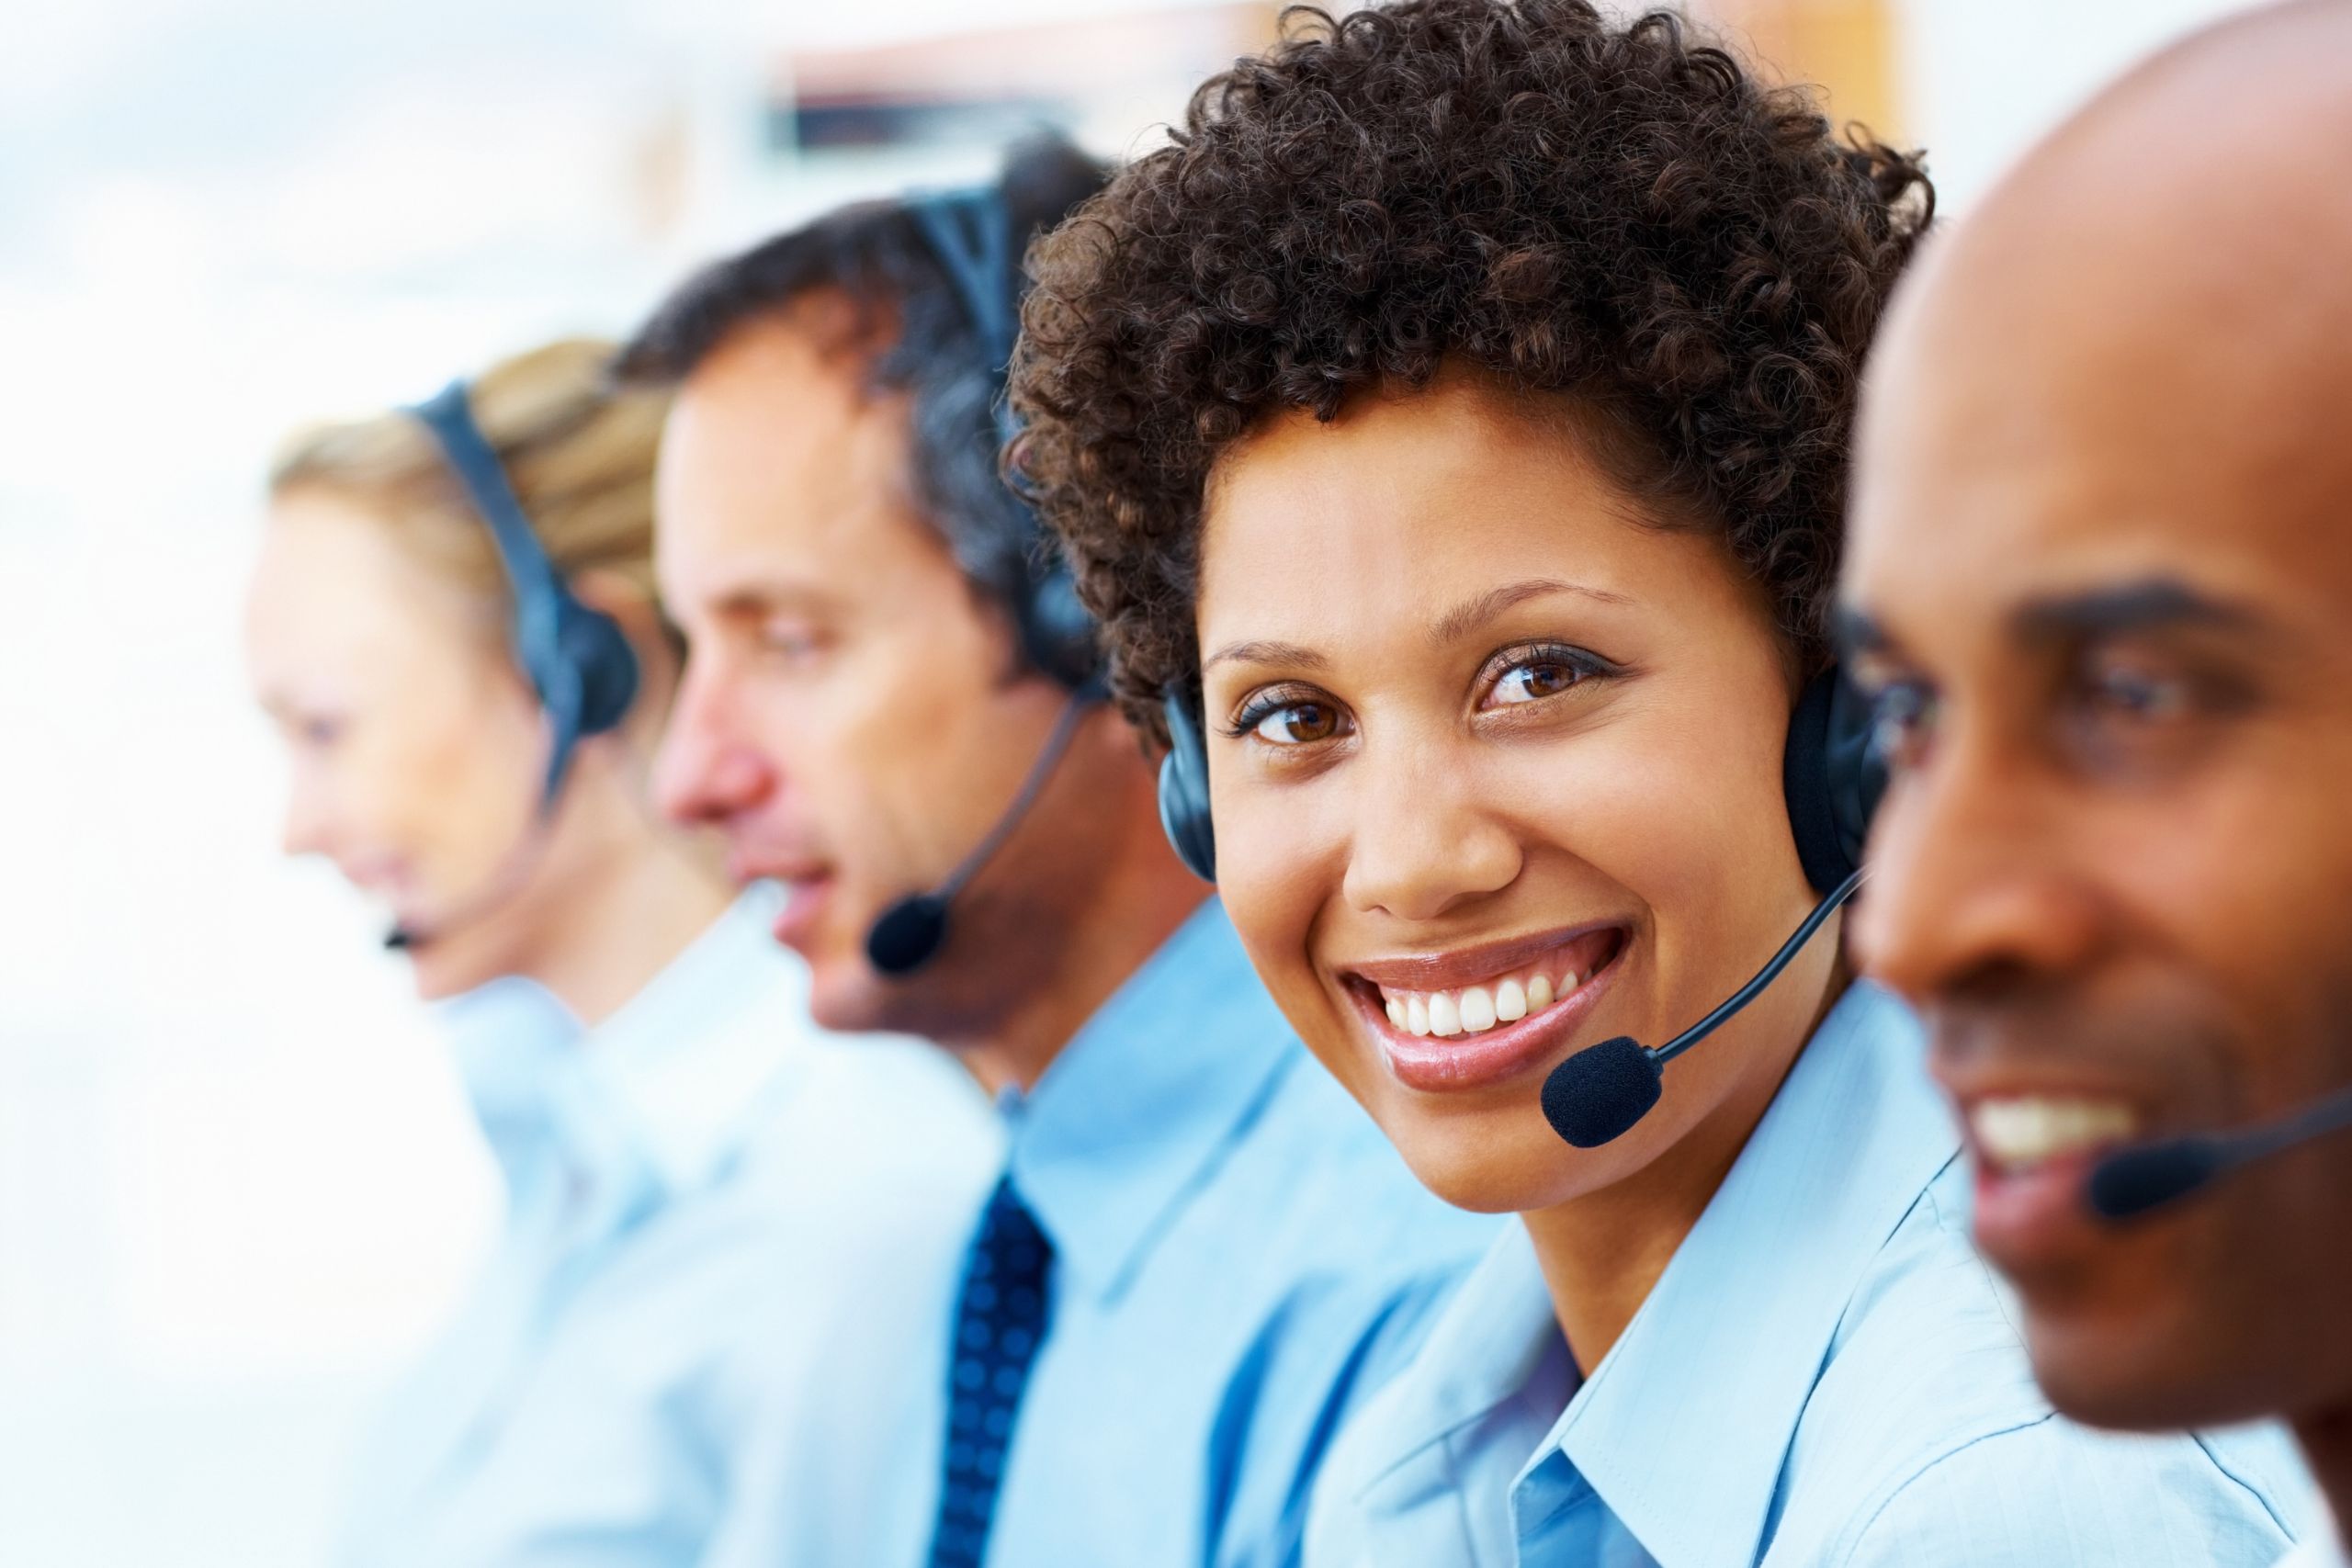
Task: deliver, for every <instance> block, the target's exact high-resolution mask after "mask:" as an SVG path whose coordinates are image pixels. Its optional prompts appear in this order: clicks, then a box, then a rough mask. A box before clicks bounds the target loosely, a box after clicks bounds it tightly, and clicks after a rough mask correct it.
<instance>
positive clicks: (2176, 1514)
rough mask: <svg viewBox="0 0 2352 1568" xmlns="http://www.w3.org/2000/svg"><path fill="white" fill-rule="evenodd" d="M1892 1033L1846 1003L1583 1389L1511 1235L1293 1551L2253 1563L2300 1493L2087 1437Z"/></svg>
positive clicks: (2209, 1441) (1575, 1562)
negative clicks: (1991, 1263)
mask: <svg viewBox="0 0 2352 1568" xmlns="http://www.w3.org/2000/svg"><path fill="white" fill-rule="evenodd" d="M1968 1202H1969V1176H1968V1172H1967V1168H1966V1165H1965V1162H1964V1161H1963V1160H1962V1158H1961V1157H1960V1152H1959V1140H1958V1135H1957V1133H1956V1132H1955V1130H1954V1128H1953V1126H1952V1123H1951V1117H1950V1113H1949V1111H1947V1109H1946V1107H1945V1105H1944V1102H1943V1100H1942V1099H1941V1097H1940V1095H1939V1094H1938V1092H1937V1091H1936V1089H1935V1088H1934V1086H1933V1084H1932V1083H1930V1082H1929V1081H1928V1077H1927V1075H1926V1072H1925V1067H1924V1063H1923V1059H1922V1046H1921V1043H1920V1040H1919V1038H1918V1034H1917V1027H1916V1025H1915V1024H1914V1023H1913V1022H1912V1021H1911V1020H1910V1017H1909V1015H1908V1014H1907V1013H1905V1011H1904V1010H1902V1009H1901V1008H1900V1007H1899V1006H1898V1005H1896V1004H1895V1003H1894V1001H1892V1000H1891V999H1889V998H1887V997H1885V996H1884V995H1883V993H1880V992H1877V991H1875V990H1872V989H1870V988H1868V987H1858V988H1856V989H1854V990H1852V991H1849V993H1848V994H1847V995H1846V996H1845V997H1844V998H1842V999H1841V1000H1840V1001H1839V1002H1838V1006H1837V1007H1836V1008H1835V1009H1834V1010H1832V1011H1831V1014H1830V1016H1829V1018H1828V1019H1827V1020H1826V1021H1825V1023H1824V1024H1823V1026H1822V1028H1821V1030H1820V1031H1819V1032H1818V1033H1816V1035H1815V1038H1814V1039H1813V1041H1812V1042H1811V1043H1809V1044H1808V1045H1807V1047H1806V1048H1805V1050H1804V1053H1803V1054H1802V1055H1800V1056H1799V1057H1798V1060H1797V1063H1796V1065H1795V1066H1794V1067H1792V1069H1791V1071H1790V1073H1789V1076H1788V1078H1787V1080H1786V1081H1785V1083H1784V1084H1783V1085H1782V1088H1781V1093H1780V1095H1779V1097H1778V1098H1777V1099H1776V1100H1774V1102H1773V1104H1772V1106H1771V1108H1770V1111H1768V1112H1767V1113H1766V1115H1765V1117H1764V1120H1763V1121H1762V1122H1760V1123H1759V1124H1758V1128H1757V1130H1756V1133H1755V1135H1754V1136H1753V1137H1751V1138H1750V1139H1749V1141H1748V1145H1747V1148H1746V1149H1745V1150H1743V1151H1742V1153H1741V1155H1740V1156H1739V1159H1738V1161H1737V1162H1736V1164H1735V1165H1734V1167H1733V1168H1732V1171H1731V1174H1730V1175H1729V1176H1728V1177H1727V1178H1726V1179H1724V1184H1723V1186H1722V1188H1721V1189H1720V1190H1718V1191H1717V1192H1716V1194H1715V1197H1714V1199H1713V1201H1712V1202H1711V1203H1710V1204H1709V1205H1708V1207H1707V1210H1706V1212H1705V1213H1703V1214H1702V1216H1701V1218H1700V1220H1699V1223H1698V1224H1697V1225H1695V1226H1694V1227H1693V1228H1692V1230H1691V1234H1690V1235H1689V1236H1687V1237H1686V1238H1685V1239H1684V1241H1683V1244H1682V1246H1681V1247H1680V1248H1679V1249H1678V1251H1677V1252H1676V1254H1675V1256H1674V1258H1673V1260H1672V1262H1671V1263H1669V1264H1668V1268H1667V1269H1666V1271H1665V1273H1664V1274H1663V1275H1662V1276H1661V1277H1660V1279H1659V1280H1658V1282H1657V1286H1656V1287H1655V1288H1654V1289H1653V1290H1652V1292H1650V1295H1649V1297H1648V1299H1647V1300H1646V1301H1645V1303H1643V1305H1642V1308H1641V1310H1640V1311H1639V1312H1638V1313H1637V1314H1635V1315H1634V1320H1633V1322H1632V1323H1631V1324H1630V1325H1628V1326H1627V1328H1626V1330H1625V1332H1624V1334H1623V1336H1622V1337H1620V1338H1619V1340H1618V1342H1617V1344H1616V1345H1615V1346H1614V1347H1613V1348H1611V1350H1610V1352H1609V1353H1608V1355H1607V1356H1606V1357H1605V1358H1603V1359H1602V1360H1601V1362H1600V1366H1599V1367H1598V1368H1596V1369H1595V1370H1594V1371H1593V1373H1592V1375H1591V1376H1590V1377H1589V1378H1588V1379H1582V1380H1580V1379H1579V1377H1578V1374H1577V1368H1576V1367H1575V1365H1574V1363H1573V1361H1572V1359H1571V1358H1570V1356H1569V1354H1568V1349H1567V1345H1566V1340H1565V1339H1564V1338H1563V1337H1562V1335H1561V1333H1560V1329H1559V1325H1558V1322H1557V1320H1556V1318H1555V1315H1554V1312H1553V1306H1552V1301H1551V1297H1550V1294H1549V1292H1547V1290H1546V1289H1545V1286H1544V1279H1543V1276H1542V1274H1541V1273H1540V1271H1539V1270H1538V1269H1537V1266H1536V1261H1535V1256H1534V1253H1533V1250H1532V1247H1531V1245H1530V1243H1529V1241H1528V1238H1527V1235H1526V1232H1525V1231H1524V1230H1523V1229H1521V1228H1519V1227H1516V1226H1514V1227H1513V1228H1512V1229H1511V1230H1510V1232H1508V1233H1506V1234H1505V1235H1503V1236H1502V1237H1501V1238H1500V1239H1499V1240H1498V1242H1497V1243H1496V1244H1495V1247H1494V1248H1493V1250H1492V1251H1491V1252H1490V1253H1489V1255H1488V1256H1487V1258H1486V1259H1485V1261H1484V1262H1483V1263H1481V1264H1480V1266H1479V1268H1478V1270H1477V1272H1476V1274H1475V1275H1474V1276H1473V1277H1472V1278H1471V1280H1469V1281H1468V1282H1467V1283H1466V1284H1465V1285H1464V1288H1463V1289H1462V1291H1461V1292H1460V1293H1459V1294H1458V1295H1456V1296H1455V1297H1454V1298H1453V1300H1452V1301H1451V1302H1450V1303H1448V1304H1447V1306H1446V1308H1445V1310H1444V1313H1443V1314H1442V1318H1441V1320H1440V1321H1439V1322H1438V1323H1437V1324H1436V1325H1435V1326H1434V1327H1433V1328H1432V1329H1431V1331H1430V1336H1429V1337H1428V1339H1427V1341H1426V1342H1425V1343H1424V1344H1423V1345H1422V1347H1421V1348H1420V1350H1419V1353H1418V1354H1417V1355H1416V1357H1415V1359H1414V1361H1413V1364H1412V1365H1411V1367H1410V1368H1409V1369H1408V1371H1406V1372H1404V1373H1403V1374H1402V1375H1400V1376H1399V1377H1398V1378H1397V1379H1396V1380H1395V1381H1394V1382H1392V1383H1391V1384H1390V1385H1389V1386H1388V1387H1387V1388H1386V1389H1385V1390H1384V1391H1383V1392H1382V1393H1381V1394H1380V1395H1379V1396H1378V1397H1377V1398H1376V1399H1375V1400H1374V1401H1373V1402H1372V1404H1370V1405H1369V1406H1368V1407H1367V1408H1366V1409H1365V1410H1364V1411H1363V1414H1362V1416H1360V1417H1359V1418H1358V1419H1357V1421H1356V1422H1355V1423H1354V1424H1353V1425H1352V1426H1351V1427H1350V1429H1349V1431H1348V1433H1347V1434H1346V1436H1345V1437H1344V1438H1342V1439H1341V1442H1340V1446H1339V1448H1338V1450H1336V1451H1335V1452H1334V1454H1333V1457H1332V1459H1331V1461H1330V1463H1329V1467H1328V1468H1327V1470H1326V1472H1325V1473H1324V1476H1323V1478H1322V1481H1321V1483H1320V1484H1319V1487H1318V1490H1317V1496H1316V1499H1315V1505H1314V1519H1313V1524H1312V1527H1311V1529H1310V1535H1309V1540H1308V1547H1307V1552H1306V1562H1307V1564H1308V1568H1514V1565H1515V1568H1646V1565H1650V1564H1660V1565H1663V1568H1736V1565H1746V1564H1762V1565H1765V1568H1815V1565H1819V1568H1830V1565H1838V1568H1963V1565H1965V1568H2064V1565H2068V1564H2077V1563H2079V1564H2092V1563H2097V1564H2110V1563H2111V1564H2117V1565H2125V1564H2128V1565H2130V1568H2191V1565H2195V1568H2213V1565H2221V1568H2237V1565H2241V1564H2242V1565H2244V1568H2257V1565H2266V1564H2268V1563H2270V1562H2273V1561H2275V1560H2276V1559H2277V1558H2278V1556H2279V1554H2280V1553H2281V1552H2283V1551H2286V1550H2287V1547H2288V1545H2289V1543H2290V1540H2292V1539H2293V1537H2294V1536H2295V1535H2296V1534H2297V1533H2299V1532H2300V1531H2301V1529H2304V1528H2307V1526H2308V1523H2309V1521H2311V1520H2312V1519H2313V1518H2314V1517H2317V1516H2316V1508H2317V1503H2316V1498H2315V1495H2314V1494H2313V1492H2312V1488H2311V1484H2310V1481H2309V1478H2308V1476H2307V1475H2306V1473H2305V1472H2304V1471H2303V1469H2302V1467H2301V1463H2300V1461H2299V1460H2298V1459H2297V1457H2296V1455H2295V1453H2294V1450H2293V1448H2292V1445H2291V1443H2290V1441H2289V1440H2288V1439H2287V1438H2286V1436H2285V1434H2284V1433H2283V1432H2281V1431H2279V1430H2278V1429H2277V1428H2275V1427H2249V1428H2240V1429H2233V1430H2230V1431H2226V1432H2219V1433H2205V1434H2199V1435H2195V1436H2188V1435H2180V1436H2160V1437H2129V1436H2118V1435H2112V1434H2103V1433H2095V1432H2092V1431H2089V1430H2087V1429H2086V1428H2084V1427H2078V1426H2075V1425H2074V1424H2073V1423H2071V1422H2068V1421H2065V1420H2064V1419H2062V1418H2061V1417H2059V1416H2056V1415H2054V1414H2053V1413H2052V1410H2051V1408H2050V1406H2049V1404H2048V1403H2047V1402H2046V1401H2045V1400H2044V1399H2043V1398H2042V1396H2041V1391H2040V1390H2039V1389H2038V1388H2037V1387H2036V1386H2035V1384H2034V1382H2033V1376H2032V1371H2031V1368H2030V1365H2029V1364H2028V1362H2027V1360H2026V1357H2025V1352H2024V1348H2023V1344H2022V1340H2021V1338H2020V1337H2019V1333H2018V1318H2017V1316H2016V1312H2015V1307H2014V1304H2013V1303H2011V1302H2010V1301H2009V1300H2008V1298H2007V1296H2006V1294H2005V1293H2004V1292H2003V1291H2002V1289H2001V1287H2000V1286H1999V1285H1998V1284H1997V1282H1996V1280H1995V1279H1994V1278H1993V1276H1992V1274H1991V1272H1990V1271H1989V1269H1987V1268H1986V1267H1985V1264H1984V1263H1983V1262H1982V1261H1981V1260H1980V1259H1979V1258H1977V1256H1976V1254H1975V1252H1974V1250H1973V1247H1971V1246H1970V1244H1969V1241H1968V1235H1967V1225H1968Z"/></svg>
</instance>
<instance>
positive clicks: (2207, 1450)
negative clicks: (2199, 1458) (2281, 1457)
mask: <svg viewBox="0 0 2352 1568" xmlns="http://www.w3.org/2000/svg"><path fill="white" fill-rule="evenodd" d="M2188 1440H2189V1441H2190V1442H2192V1443H2195V1444H2196V1445H2197V1451H2198V1452H2199V1453H2201V1454H2203V1455H2204V1456H2205V1459H2206V1461H2207V1462H2208V1463H2210V1464H2211V1465H2212V1467H2213V1468H2214V1469H2215V1470H2218V1471H2220V1472H2222V1474H2223V1475H2225V1476H2227V1477H2229V1479H2230V1483H2231V1484H2232V1485H2233V1486H2239V1487H2243V1488H2244V1489H2245V1492H2246V1494H2247V1495H2249V1496H2251V1497H2252V1498H2253V1499H2254V1500H2255V1501H2256V1503H2257V1504H2259V1505H2261V1507H2262V1517H2265V1518H2267V1519H2268V1520H2269V1521H2270V1522H2271V1523H2272V1524H2273V1525H2275V1526H2277V1527H2278V1533H2279V1534H2280V1535H2283V1536H2285V1537H2286V1538H2287V1539H2288V1540H2295V1539H2297V1538H2296V1535H2295V1531H2294V1527H2292V1526H2291V1525H2290V1524H2288V1523H2287V1521H2286V1520H2284V1519H2282V1518H2280V1517H2278V1509H2277V1508H2274V1507H2272V1506H2270V1495H2269V1494H2268V1493H2267V1492H2265V1491H2264V1490H2263V1489H2262V1488H2261V1487H2259V1486H2256V1484H2255V1483H2253V1482H2251V1481H2248V1480H2247V1479H2246V1478H2245V1476H2243V1475H2240V1474H2239V1473H2238V1472H2236V1471H2234V1470H2233V1469H2231V1468H2230V1467H2229V1465H2228V1464H2227V1463H2225V1462H2223V1461H2222V1456H2221V1455H2220V1454H2218V1453H2216V1452H2215V1451H2214V1450H2213V1445H2212V1444H2211V1443H2210V1442H2208V1441H2206V1439H2205V1434H2204V1433H2202V1432H2199V1431H2194V1430H2192V1431H2190V1432H2189V1434H2188Z"/></svg>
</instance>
